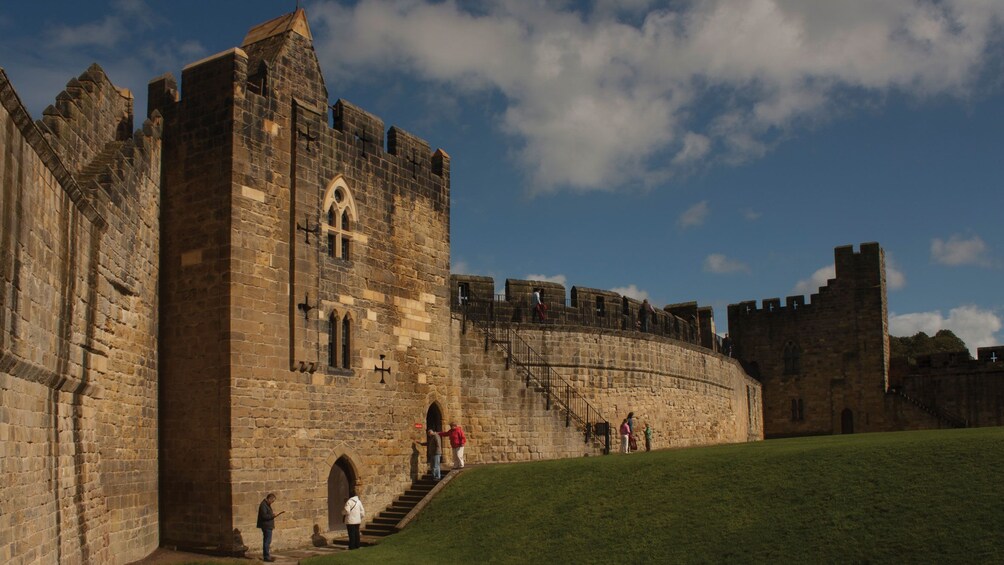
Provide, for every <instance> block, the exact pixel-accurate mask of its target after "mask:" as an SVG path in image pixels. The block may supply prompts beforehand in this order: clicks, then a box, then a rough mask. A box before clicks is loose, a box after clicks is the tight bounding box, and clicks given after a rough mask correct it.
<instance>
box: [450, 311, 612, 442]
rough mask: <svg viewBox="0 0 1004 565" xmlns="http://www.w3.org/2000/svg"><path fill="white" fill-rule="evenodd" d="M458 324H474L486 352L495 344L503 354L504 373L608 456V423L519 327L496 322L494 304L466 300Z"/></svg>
mask: <svg viewBox="0 0 1004 565" xmlns="http://www.w3.org/2000/svg"><path fill="white" fill-rule="evenodd" d="M459 306H460V307H459V312H460V314H461V323H462V325H463V328H464V331H466V326H467V322H471V323H473V324H474V325H475V326H476V327H477V328H478V329H480V330H481V331H482V333H483V334H484V336H485V351H488V349H489V347H490V346H491V345H492V344H493V343H494V344H495V345H496V346H498V347H499V348H500V349H501V350H502V352H503V353H504V354H505V363H506V369H510V368H515V370H516V373H517V374H519V375H520V377H521V378H522V379H523V380H524V381H525V383H526V386H527V387H530V386H534V387H536V388H537V389H538V390H539V391H540V392H541V393H542V394H543V395H544V400H545V403H546V406H547V409H548V410H550V409H551V408H552V407H557V408H558V410H561V411H563V412H564V414H565V426H566V427H570V426H571V425H572V424H573V423H574V424H575V427H576V428H578V429H579V430H581V431H582V433H583V435H584V438H585V443H589V442H590V441H595V442H598V443H599V444H600V445H601V446H602V447H603V453H604V454H609V453H610V423H609V422H608V421H607V420H606V419H605V418H604V417H603V416H602V415H601V414H600V412H599V410H597V409H596V407H594V406H593V405H592V404H590V403H589V401H588V400H586V399H585V398H584V397H583V396H582V395H581V394H579V393H578V391H576V390H575V387H573V386H572V385H571V384H570V383H568V381H566V380H565V379H564V378H562V377H561V375H559V374H558V373H557V372H556V371H555V370H554V368H553V367H551V365H550V364H548V362H547V360H546V359H545V358H544V357H543V356H542V355H541V354H540V353H537V351H536V350H535V349H534V348H533V347H531V346H530V344H529V343H527V342H526V340H525V339H523V337H522V335H520V332H519V324H518V323H512V322H509V321H502V320H497V319H496V318H495V316H494V301H493V300H483V301H479V300H477V299H475V298H473V297H470V296H468V297H465V299H464V300H462V301H461V303H460V304H459Z"/></svg>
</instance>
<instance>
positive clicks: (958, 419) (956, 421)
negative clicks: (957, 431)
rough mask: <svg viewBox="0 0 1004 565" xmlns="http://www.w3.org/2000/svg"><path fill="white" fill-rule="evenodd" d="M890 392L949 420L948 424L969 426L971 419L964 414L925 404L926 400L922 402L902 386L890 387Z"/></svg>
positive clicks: (933, 414)
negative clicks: (959, 414) (960, 414)
mask: <svg viewBox="0 0 1004 565" xmlns="http://www.w3.org/2000/svg"><path fill="white" fill-rule="evenodd" d="M889 392H891V393H893V394H895V395H897V396H899V397H900V398H902V399H903V400H906V401H907V402H910V403H911V404H913V405H914V406H916V407H917V408H920V409H921V410H923V411H924V412H927V413H928V414H930V415H932V416H934V417H935V418H938V419H939V420H944V421H945V422H948V424H950V425H951V426H952V427H954V428H968V427H969V420H967V419H965V418H963V417H962V416H958V415H956V414H953V413H951V412H949V411H948V410H945V409H943V408H937V407H934V406H930V405H928V404H925V403H924V402H921V401H920V400H919V399H917V398H914V397H913V396H910V395H909V394H907V393H906V391H904V390H903V389H902V388H900V387H890V388H889Z"/></svg>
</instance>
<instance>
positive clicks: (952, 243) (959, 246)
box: [931, 234, 992, 267]
mask: <svg viewBox="0 0 1004 565" xmlns="http://www.w3.org/2000/svg"><path fill="white" fill-rule="evenodd" d="M931 260H933V261H934V262H936V263H940V264H942V265H948V266H952V267H958V266H961V265H977V266H980V267H989V266H991V265H992V261H991V260H990V249H989V247H987V244H986V243H985V242H984V241H983V240H982V239H981V238H980V236H978V235H973V236H972V237H970V238H969V239H965V238H963V237H962V236H961V235H959V234H955V235H952V236H951V237H949V238H948V239H947V240H945V241H943V240H941V239H939V238H934V239H932V240H931Z"/></svg>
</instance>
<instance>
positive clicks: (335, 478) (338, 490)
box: [328, 456, 356, 532]
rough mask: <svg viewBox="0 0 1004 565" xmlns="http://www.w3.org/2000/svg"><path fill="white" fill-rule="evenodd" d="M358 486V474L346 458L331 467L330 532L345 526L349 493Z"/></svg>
mask: <svg viewBox="0 0 1004 565" xmlns="http://www.w3.org/2000/svg"><path fill="white" fill-rule="evenodd" d="M355 484H356V473H355V471H353V470H352V464H351V463H349V460H348V459H346V458H345V457H344V456H343V457H339V458H338V461H335V464H334V465H332V466H331V472H330V473H328V531H329V532H333V531H335V530H340V529H342V527H343V526H344V525H345V519H344V518H343V517H342V509H343V508H344V507H345V501H346V500H348V499H349V492H351V490H352V487H353V486H354V485H355Z"/></svg>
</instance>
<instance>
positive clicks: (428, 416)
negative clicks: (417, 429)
mask: <svg viewBox="0 0 1004 565" xmlns="http://www.w3.org/2000/svg"><path fill="white" fill-rule="evenodd" d="M425 429H427V430H432V431H434V432H441V431H443V413H442V412H441V411H440V410H439V405H438V404H436V403H435V402H433V403H432V404H430V405H429V410H428V411H427V412H426V413H425Z"/></svg>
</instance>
